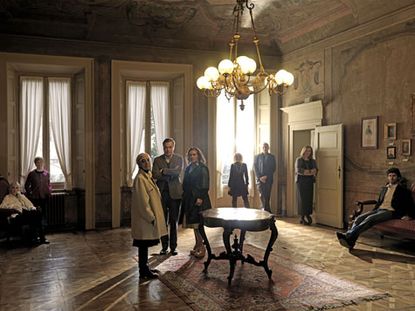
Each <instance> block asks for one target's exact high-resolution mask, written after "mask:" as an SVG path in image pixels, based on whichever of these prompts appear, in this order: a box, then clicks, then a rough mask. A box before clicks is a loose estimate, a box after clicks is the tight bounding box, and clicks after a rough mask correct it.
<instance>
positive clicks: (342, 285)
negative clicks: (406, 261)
mask: <svg viewBox="0 0 415 311" xmlns="http://www.w3.org/2000/svg"><path fill="white" fill-rule="evenodd" d="M222 251H223V250H222V249H213V252H214V254H217V255H218V254H219V253H220V252H222ZM244 254H245V255H246V254H250V255H252V256H253V257H254V258H255V259H257V260H258V259H261V257H262V256H263V254H264V251H263V250H261V249H259V248H256V247H254V246H252V245H249V244H248V245H245V246H244ZM204 260H205V259H203V260H195V259H192V258H190V257H189V256H187V255H183V254H179V255H178V256H174V257H169V258H168V259H167V260H165V261H164V262H162V263H161V264H160V265H158V266H157V269H159V270H160V272H161V276H160V280H161V281H162V282H163V283H164V284H166V285H167V286H168V287H169V288H170V289H171V290H173V291H174V292H175V294H176V295H177V296H179V297H180V298H181V299H183V300H184V301H185V302H186V303H187V304H188V305H189V307H191V308H192V309H193V310H197V311H205V310H206V311H207V310H209V311H214V310H252V311H254V310H258V311H259V310H261V311H265V310H327V309H332V308H336V307H341V306H346V305H353V304H358V303H359V302H362V301H370V300H377V299H382V298H385V297H387V296H388V294H382V293H380V292H377V291H375V290H372V289H369V288H366V287H364V286H361V285H358V284H356V283H353V282H350V281H346V280H342V279H340V278H338V277H335V276H333V275H330V274H328V273H326V272H323V271H320V270H317V269H314V268H311V267H309V266H306V265H302V264H296V263H293V262H292V261H290V260H289V259H287V258H283V257H281V256H278V255H276V254H273V253H271V256H270V258H269V261H268V264H269V266H270V269H272V271H273V273H272V280H268V277H267V275H266V273H265V270H264V269H263V267H257V266H254V265H251V264H248V263H245V264H244V265H241V263H240V262H238V263H237V266H236V268H235V274H234V278H233V280H232V285H231V286H228V283H227V276H228V274H229V262H228V261H226V260H212V262H211V264H210V266H209V268H208V274H204V273H203V272H202V271H203V268H204V266H203V262H204Z"/></svg>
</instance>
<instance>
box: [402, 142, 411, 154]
mask: <svg viewBox="0 0 415 311" xmlns="http://www.w3.org/2000/svg"><path fill="white" fill-rule="evenodd" d="M411 145H412V143H411V140H410V139H402V145H401V152H402V155H404V156H410V155H411V149H412V148H411V147H412V146H411Z"/></svg>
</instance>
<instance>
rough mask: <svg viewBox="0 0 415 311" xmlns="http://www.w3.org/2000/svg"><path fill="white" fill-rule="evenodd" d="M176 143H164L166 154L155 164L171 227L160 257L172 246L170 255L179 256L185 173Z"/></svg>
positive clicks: (163, 202) (168, 140) (159, 157)
mask: <svg viewBox="0 0 415 311" xmlns="http://www.w3.org/2000/svg"><path fill="white" fill-rule="evenodd" d="M175 145H176V142H175V141H174V139H173V138H166V139H165V140H164V141H163V151H164V154H162V155H160V156H158V157H156V158H155V159H154V163H153V170H152V174H153V178H155V179H156V180H157V182H156V183H157V186H158V188H159V189H160V193H161V201H162V204H163V210H164V217H165V220H166V224H167V226H170V232H169V231H168V232H169V234H168V235H166V236H163V237H162V238H161V245H162V249H161V251H160V255H165V254H167V248H168V246H169V244H170V253H171V254H172V255H173V256H174V255H177V251H176V248H177V227H178V223H179V215H180V203H181V198H182V193H183V188H182V183H181V180H180V175H181V174H182V171H183V157H182V156H181V155H178V154H175V153H174V147H175Z"/></svg>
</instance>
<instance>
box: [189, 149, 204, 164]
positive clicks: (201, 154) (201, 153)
mask: <svg viewBox="0 0 415 311" xmlns="http://www.w3.org/2000/svg"><path fill="white" fill-rule="evenodd" d="M190 151H196V153H197V160H198V161H199V162H200V163H203V164H206V159H205V156H204V155H203V152H202V150H200V149H199V148H197V147H190V148H189V149H188V150H187V153H186V154H187V161H188V162H189V163H190V162H191V161H190V155H189V153H190Z"/></svg>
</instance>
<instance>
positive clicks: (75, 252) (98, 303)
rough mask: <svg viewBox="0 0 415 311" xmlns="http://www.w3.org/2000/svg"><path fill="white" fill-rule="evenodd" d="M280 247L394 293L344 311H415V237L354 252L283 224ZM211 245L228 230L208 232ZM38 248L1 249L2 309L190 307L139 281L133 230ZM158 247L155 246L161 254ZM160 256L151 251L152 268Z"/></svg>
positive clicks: (187, 243)
mask: <svg viewBox="0 0 415 311" xmlns="http://www.w3.org/2000/svg"><path fill="white" fill-rule="evenodd" d="M277 227H278V229H279V233H280V235H279V238H278V240H277V242H276V247H275V248H274V251H276V252H279V253H280V254H282V255H283V256H286V257H289V258H291V259H292V260H293V261H295V262H299V263H304V264H307V265H310V266H312V267H314V268H317V269H320V270H323V271H326V272H328V273H331V274H333V275H336V276H338V277H341V278H344V279H348V280H351V281H354V282H356V283H359V284H361V285H365V286H367V287H370V288H373V289H377V290H379V291H382V292H387V293H389V294H390V298H387V299H384V300H378V301H373V302H367V303H362V304H359V305H356V306H350V307H347V308H341V309H338V310H415V241H397V240H393V239H385V240H381V239H379V238H378V237H376V236H374V235H373V234H372V235H367V236H366V237H363V238H362V239H360V240H359V242H358V244H357V245H356V250H355V251H353V253H349V252H348V251H347V250H346V249H345V248H343V247H341V246H340V245H339V244H338V242H337V240H336V238H335V235H334V230H332V229H330V228H325V227H318V226H311V227H308V226H301V225H299V224H296V221H295V220H293V219H283V220H278V221H277ZM207 234H208V236H209V238H210V241H211V244H212V246H220V245H222V232H221V231H220V230H217V229H208V230H207ZM268 237H269V233H268V232H264V233H248V234H247V240H246V243H251V244H253V245H257V246H259V247H261V248H265V246H266V243H267V241H268ZM48 238H49V240H50V241H51V244H49V245H40V246H38V247H35V248H24V247H19V248H13V249H7V248H5V247H4V246H5V245H4V243H1V246H2V247H1V248H0V310H175V311H181V310H190V308H189V307H188V306H186V304H184V303H183V301H182V300H181V299H180V298H178V297H177V296H176V295H175V294H174V293H173V292H172V291H171V290H170V289H169V288H167V287H166V286H165V285H164V284H163V283H161V282H160V281H159V280H152V281H146V282H139V280H138V272H137V263H136V260H135V258H134V257H135V256H136V249H135V248H133V247H132V246H131V237H130V230H129V229H125V228H124V229H116V230H106V231H91V232H87V233H62V234H54V235H49V236H48ZM192 246H193V232H192V231H191V230H189V229H187V230H181V231H180V233H179V251H180V252H182V253H188V251H189V249H190V248H191V247H192ZM158 251H159V246H156V247H153V248H151V249H150V253H151V254H155V253H158ZM159 260H160V257H159V256H153V257H152V258H151V260H150V262H152V263H153V264H154V265H156V264H157V262H158V261H159Z"/></svg>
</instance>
